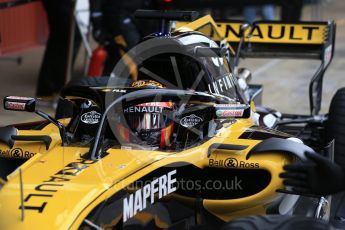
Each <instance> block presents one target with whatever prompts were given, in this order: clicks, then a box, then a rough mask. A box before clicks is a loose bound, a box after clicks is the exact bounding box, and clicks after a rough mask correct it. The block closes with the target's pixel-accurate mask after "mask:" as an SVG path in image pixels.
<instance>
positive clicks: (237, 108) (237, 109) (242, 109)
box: [214, 104, 251, 119]
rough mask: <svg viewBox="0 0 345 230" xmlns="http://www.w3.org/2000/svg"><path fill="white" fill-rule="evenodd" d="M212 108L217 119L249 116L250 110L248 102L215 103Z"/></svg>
mask: <svg viewBox="0 0 345 230" xmlns="http://www.w3.org/2000/svg"><path fill="white" fill-rule="evenodd" d="M214 108H215V113H216V117H217V118H219V119H227V118H249V117H250V112H251V109H250V105H248V104H216V105H215V106H214Z"/></svg>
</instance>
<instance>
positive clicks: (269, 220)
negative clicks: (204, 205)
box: [222, 215, 334, 230]
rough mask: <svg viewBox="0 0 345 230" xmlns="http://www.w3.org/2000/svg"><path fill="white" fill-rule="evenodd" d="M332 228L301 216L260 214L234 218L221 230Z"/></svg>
mask: <svg viewBox="0 0 345 230" xmlns="http://www.w3.org/2000/svg"><path fill="white" fill-rule="evenodd" d="M296 229H313V230H333V229H334V228H333V227H332V226H331V225H329V224H327V223H326V222H324V221H322V220H317V219H313V218H309V217H303V216H282V215H262V216H248V217H243V218H239V219H235V220H233V221H230V222H228V223H226V224H224V225H223V227H222V230H296Z"/></svg>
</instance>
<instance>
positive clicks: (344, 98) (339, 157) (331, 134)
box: [326, 88, 345, 167]
mask: <svg viewBox="0 0 345 230" xmlns="http://www.w3.org/2000/svg"><path fill="white" fill-rule="evenodd" d="M333 139H334V140H335V149H334V161H335V162H336V163H337V164H339V165H340V166H342V167H345V88H341V89H339V90H338V91H337V92H336V94H335V95H334V96H333V98H332V101H331V105H330V107H329V113H328V122H327V126H326V140H327V141H331V140H333Z"/></svg>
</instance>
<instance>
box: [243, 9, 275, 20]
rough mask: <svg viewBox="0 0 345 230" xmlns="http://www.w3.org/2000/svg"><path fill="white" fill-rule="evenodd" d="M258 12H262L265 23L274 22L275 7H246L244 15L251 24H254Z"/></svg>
mask: <svg viewBox="0 0 345 230" xmlns="http://www.w3.org/2000/svg"><path fill="white" fill-rule="evenodd" d="M257 11H259V12H260V14H261V17H262V19H263V20H265V21H272V20H274V19H275V17H274V6H273V5H263V6H254V5H253V6H245V7H244V9H243V15H244V17H245V19H246V20H247V21H248V22H249V23H250V24H253V22H254V21H255V19H256V15H257Z"/></svg>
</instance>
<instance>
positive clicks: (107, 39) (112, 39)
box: [90, 0, 151, 76]
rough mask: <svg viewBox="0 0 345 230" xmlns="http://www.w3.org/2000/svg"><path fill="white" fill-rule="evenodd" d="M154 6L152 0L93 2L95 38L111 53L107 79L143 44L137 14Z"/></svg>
mask: <svg viewBox="0 0 345 230" xmlns="http://www.w3.org/2000/svg"><path fill="white" fill-rule="evenodd" d="M150 5H151V1H150V0H130V1H128V0H90V11H91V12H90V13H91V14H90V17H91V18H90V19H91V23H92V28H93V29H92V35H93V38H94V39H95V40H96V41H97V42H98V43H99V44H100V45H101V46H103V47H104V48H105V49H106V51H107V59H106V62H105V66H104V69H103V76H108V75H110V73H111V72H112V70H113V68H114V66H115V65H116V63H117V62H118V61H119V60H120V59H121V57H122V56H123V55H124V54H125V53H126V52H127V51H128V50H129V49H131V48H132V47H134V46H135V45H136V44H137V43H138V42H139V40H140V38H141V34H142V31H141V29H142V27H139V26H138V24H137V22H136V21H135V19H134V17H133V14H134V12H135V11H136V10H137V9H143V8H147V7H149V6H150ZM139 28H140V30H139ZM145 35H146V34H145Z"/></svg>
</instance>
